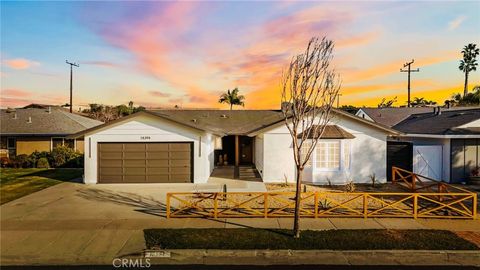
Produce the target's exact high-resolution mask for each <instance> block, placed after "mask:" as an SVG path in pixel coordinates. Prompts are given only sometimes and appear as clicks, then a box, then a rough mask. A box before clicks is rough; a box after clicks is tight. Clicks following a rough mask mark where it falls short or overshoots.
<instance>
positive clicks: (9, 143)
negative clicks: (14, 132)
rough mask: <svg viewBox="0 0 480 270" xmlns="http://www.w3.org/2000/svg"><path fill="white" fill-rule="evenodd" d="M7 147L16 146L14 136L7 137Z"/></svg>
mask: <svg viewBox="0 0 480 270" xmlns="http://www.w3.org/2000/svg"><path fill="white" fill-rule="evenodd" d="M7 148H8V149H15V148H16V140H15V138H8V139H7Z"/></svg>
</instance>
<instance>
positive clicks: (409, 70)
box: [400, 59, 420, 107]
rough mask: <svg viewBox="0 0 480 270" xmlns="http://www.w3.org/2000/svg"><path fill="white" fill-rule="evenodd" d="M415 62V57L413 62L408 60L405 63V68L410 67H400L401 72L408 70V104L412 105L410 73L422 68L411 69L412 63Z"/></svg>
mask: <svg viewBox="0 0 480 270" xmlns="http://www.w3.org/2000/svg"><path fill="white" fill-rule="evenodd" d="M413 62H415V60H414V59H412V61H411V62H407V63H405V64H404V65H403V67H404V68H406V67H408V69H407V70H403V69H400V72H408V101H407V106H408V107H410V73H411V72H419V71H420V69H418V68H417V69H411V65H412V64H413Z"/></svg>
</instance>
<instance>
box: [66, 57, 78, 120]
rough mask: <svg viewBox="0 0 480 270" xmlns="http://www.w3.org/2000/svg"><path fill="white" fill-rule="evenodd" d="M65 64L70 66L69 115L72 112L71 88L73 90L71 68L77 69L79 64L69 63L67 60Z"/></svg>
mask: <svg viewBox="0 0 480 270" xmlns="http://www.w3.org/2000/svg"><path fill="white" fill-rule="evenodd" d="M65 63H67V64H69V65H70V113H72V112H73V101H72V88H73V82H72V81H73V66H76V67H79V66H80V65H79V64H75V63H70V62H68V60H65Z"/></svg>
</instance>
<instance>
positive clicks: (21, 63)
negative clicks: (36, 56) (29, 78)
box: [4, 58, 40, 69]
mask: <svg viewBox="0 0 480 270" xmlns="http://www.w3.org/2000/svg"><path fill="white" fill-rule="evenodd" d="M4 63H5V65H6V66H7V67H9V68H11V69H28V68H31V67H33V66H38V65H40V63H38V62H35V61H32V60H28V59H25V58H15V59H7V60H5V61H4Z"/></svg>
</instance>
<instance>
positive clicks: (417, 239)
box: [144, 228, 479, 250]
mask: <svg viewBox="0 0 480 270" xmlns="http://www.w3.org/2000/svg"><path fill="white" fill-rule="evenodd" d="M144 237H145V240H146V243H147V247H148V248H154V247H158V248H166V249H294V250H302V249H304V250H307V249H310V250H311V249H329V250H362V249H367V250H370V249H377V250H378V249H414V250H476V249H479V248H478V247H477V246H476V245H474V244H472V243H470V242H468V241H467V240H465V239H463V238H460V237H459V236H457V235H456V234H455V233H452V232H450V231H440V230H328V231H302V233H301V237H300V239H294V238H293V237H292V234H291V231H290V230H267V229H255V228H246V229H147V230H144Z"/></svg>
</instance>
